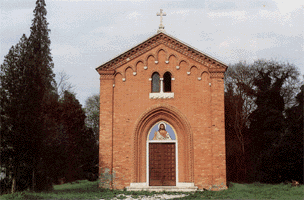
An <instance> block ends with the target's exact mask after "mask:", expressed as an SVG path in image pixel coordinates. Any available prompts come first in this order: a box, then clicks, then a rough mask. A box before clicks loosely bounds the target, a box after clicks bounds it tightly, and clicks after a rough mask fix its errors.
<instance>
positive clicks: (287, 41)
mask: <svg viewBox="0 0 304 200" xmlns="http://www.w3.org/2000/svg"><path fill="white" fill-rule="evenodd" d="M35 2H36V0H1V2H0V11H1V26H0V27H1V28H0V31H1V32H0V33H1V37H0V39H1V40H0V45H1V46H0V48H1V55H0V64H2V63H3V60H4V56H5V55H6V54H7V53H8V51H9V49H10V47H11V46H13V45H15V44H17V43H18V42H19V40H20V38H21V36H22V34H23V33H25V34H26V35H27V36H29V34H30V27H31V23H32V19H33V10H34V8H35ZM46 9H47V12H48V13H47V21H48V23H49V29H51V32H50V35H49V36H50V39H51V53H52V56H53V62H54V69H53V70H54V73H55V74H58V73H59V72H61V71H64V72H65V73H66V74H67V75H69V76H70V79H69V80H68V81H69V82H70V83H71V84H72V85H73V86H74V92H75V93H76V98H77V99H78V100H79V101H80V103H81V104H82V105H83V106H84V105H85V100H86V99H87V98H88V97H90V96H92V95H94V94H98V93H99V75H98V73H97V71H96V70H95V68H96V67H98V66H100V65H101V64H103V63H105V62H106V61H109V60H111V59H112V58H114V57H116V56H117V55H119V54H121V53H123V52H124V51H126V50H128V49H130V48H132V47H134V46H135V45H137V44H139V43H141V42H142V41H144V40H146V39H147V38H148V37H151V36H152V35H154V34H156V32H157V29H158V26H159V23H160V19H159V18H160V17H157V16H156V13H157V12H159V11H160V9H163V12H165V13H166V14H167V15H166V16H164V17H163V25H164V26H165V30H166V32H167V33H168V34H170V35H172V36H174V37H176V38H178V39H179V40H181V41H183V42H185V43H186V44H189V45H191V46H192V47H195V48H196V49H198V50H200V51H202V52H205V53H207V54H209V55H211V56H212V57H214V58H216V59H217V60H220V61H222V62H224V63H226V64H228V65H229V64H234V63H238V62H239V61H246V62H247V63H252V62H253V61H254V60H257V59H267V60H269V59H274V60H277V61H280V62H289V63H292V64H294V65H295V66H296V67H297V68H298V69H299V71H300V72H301V74H302V75H303V74H304V24H303V22H304V2H303V1H300V0H267V1H262V0H261V1H260V0H250V1H243V0H205V1H204V0H193V1H192V0H187V1H178V0H177V1H166V0H161V1H159V0H150V1H144V0H142V1H141V0H133V1H109V0H108V1H106V0H46Z"/></svg>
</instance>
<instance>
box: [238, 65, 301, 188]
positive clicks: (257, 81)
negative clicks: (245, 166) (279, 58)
mask: <svg viewBox="0 0 304 200" xmlns="http://www.w3.org/2000/svg"><path fill="white" fill-rule="evenodd" d="M254 65H257V69H258V71H257V72H258V76H256V77H255V78H254V79H253V85H254V87H250V86H248V85H246V84H241V87H242V88H243V89H244V91H245V92H246V93H247V95H249V96H251V97H253V98H254V102H255V104H256V106H257V108H256V109H255V110H254V111H253V112H252V113H251V114H250V116H249V120H250V127H249V140H250V145H248V150H249V152H250V155H251V158H250V161H251V166H253V168H252V171H251V173H250V174H253V175H254V176H255V177H253V178H254V179H257V180H259V181H266V182H269V181H272V180H273V178H272V177H273V175H274V174H275V173H276V170H275V168H273V167H272V166H270V165H269V164H271V162H269V161H270V160H272V159H273V157H272V156H273V153H272V152H273V149H275V146H276V145H278V141H280V139H281V137H282V136H283V135H284V133H285V130H286V123H285V117H284V112H285V107H286V106H285V105H286V104H287V103H288V99H287V98H284V97H286V96H284V95H286V94H287V93H285V92H284V84H285V83H286V82H287V80H294V81H296V80H297V78H298V76H299V73H298V71H297V70H296V68H295V67H294V66H293V65H290V64H284V63H278V62H275V61H261V60H260V61H257V62H255V63H254ZM289 94H290V93H289ZM253 172H255V173H253Z"/></svg>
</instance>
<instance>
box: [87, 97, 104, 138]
mask: <svg viewBox="0 0 304 200" xmlns="http://www.w3.org/2000/svg"><path fill="white" fill-rule="evenodd" d="M99 98H100V97H99V94H95V95H93V96H90V97H89V98H88V99H87V100H86V102H85V112H86V116H87V118H86V124H87V127H89V128H91V129H92V130H93V131H94V135H95V138H96V141H98V140H99Z"/></svg>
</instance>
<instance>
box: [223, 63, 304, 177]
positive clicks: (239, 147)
mask: <svg viewBox="0 0 304 200" xmlns="http://www.w3.org/2000/svg"><path fill="white" fill-rule="evenodd" d="M298 77H299V72H298V71H297V69H296V68H295V67H294V66H293V65H291V64H289V63H279V62H276V61H273V60H270V61H265V60H257V61H255V62H254V63H253V64H250V65H249V64H247V63H246V62H240V63H237V64H235V65H232V66H230V67H229V68H228V71H227V73H226V76H225V83H226V84H225V126H226V150H227V178H228V179H230V181H254V180H255V181H265V182H278V181H282V180H281V179H282V178H283V175H282V174H288V173H287V169H284V170H283V169H282V167H279V166H283V165H284V166H286V165H287V166H292V167H294V165H293V164H294V163H295V162H289V161H287V160H290V159H287V156H288V155H289V154H288V153H292V152H293V153H296V154H295V155H294V157H296V158H297V159H298V161H299V163H300V161H301V160H303V159H301V156H302V155H303V153H301V152H303V151H301V149H303V148H301V147H300V145H298V146H297V147H298V151H291V150H290V148H287V147H294V145H293V144H294V143H297V142H296V138H293V139H292V140H291V139H290V140H288V139H287V138H286V137H287V135H290V134H291V132H290V131H291V127H292V126H294V125H295V124H299V123H298V122H296V121H295V120H290V119H288V118H290V117H288V113H290V111H288V110H290V109H292V108H293V107H294V106H295V105H296V101H295V99H296V95H297V92H298V91H299V88H300V81H299V78H298ZM298 110H299V109H298ZM293 112H295V110H294V111H293ZM291 124H293V125H291ZM297 130H298V132H297V133H299V129H297ZM294 133H295V132H294ZM284 137H285V138H284ZM298 137H301V136H298ZM302 137H303V135H302ZM286 139H287V140H286ZM283 141H284V142H285V144H284V145H285V150H286V151H285V153H287V152H288V153H287V154H285V157H282V156H281V157H280V159H278V157H276V154H277V153H278V150H279V149H282V147H279V146H282V145H283V143H284V142H283ZM286 141H287V143H288V144H287V143H286ZM297 141H301V139H298V140H297ZM302 146H303V145H302ZM287 149H289V150H287ZM302 157H303V156H302ZM275 161H276V162H275ZM283 161H284V162H283ZM286 161H287V163H286ZM245 163H247V165H245ZM274 163H276V164H274ZM279 169H280V170H279ZM293 171H294V172H293V174H295V170H293ZM297 171H298V174H301V173H299V168H297ZM239 173H240V174H239ZM244 173H245V174H247V175H249V176H247V177H245V176H243V175H244ZM289 174H290V176H285V177H284V178H285V179H288V180H290V179H292V178H293V179H295V178H296V177H297V176H292V175H291V173H289ZM239 177H241V179H239ZM277 177H281V179H277ZM297 178H298V177H297Z"/></svg>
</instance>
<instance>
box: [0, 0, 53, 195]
mask: <svg viewBox="0 0 304 200" xmlns="http://www.w3.org/2000/svg"><path fill="white" fill-rule="evenodd" d="M45 15H46V9H45V2H44V0H37V2H36V8H35V9H34V19H33V21H32V27H31V33H30V36H29V38H27V37H26V36H25V35H23V36H22V38H21V40H20V42H19V43H18V44H17V45H16V46H15V47H12V48H11V49H10V51H9V53H8V55H7V56H6V57H5V60H4V63H3V64H2V65H1V93H2V95H3V96H2V98H1V112H2V113H1V115H2V119H1V120H3V121H2V122H3V123H2V125H1V137H3V138H1V139H3V140H1V143H3V145H4V146H5V147H6V151H4V153H5V155H6V156H5V159H6V160H5V161H4V163H6V166H5V167H6V169H7V170H8V171H10V172H11V174H9V175H10V176H12V180H13V182H12V192H14V191H15V189H16V188H15V185H16V183H17V186H18V187H19V188H18V187H17V189H24V188H23V187H21V188H20V185H21V184H20V183H18V181H20V180H21V176H25V181H24V182H26V183H28V182H29V181H28V180H29V179H30V178H29V177H31V180H32V184H31V185H32V187H33V189H35V184H36V182H35V179H36V175H37V174H36V173H37V172H38V171H39V169H38V166H39V162H40V161H41V154H42V152H41V146H42V140H43V138H44V137H45V133H46V131H45V129H46V127H45V126H44V115H43V109H44V103H45V100H46V99H47V96H48V95H49V94H50V93H51V91H52V90H53V87H52V85H53V82H54V79H53V78H54V74H53V71H52V68H53V62H52V57H51V54H50V39H49V36H48V33H49V29H48V28H47V26H48V23H47V21H46V18H45ZM1 150H2V149H1ZM21 169H22V170H23V173H22V174H21V173H20V171H21ZM37 177H39V176H37ZM40 177H42V176H40Z"/></svg>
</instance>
